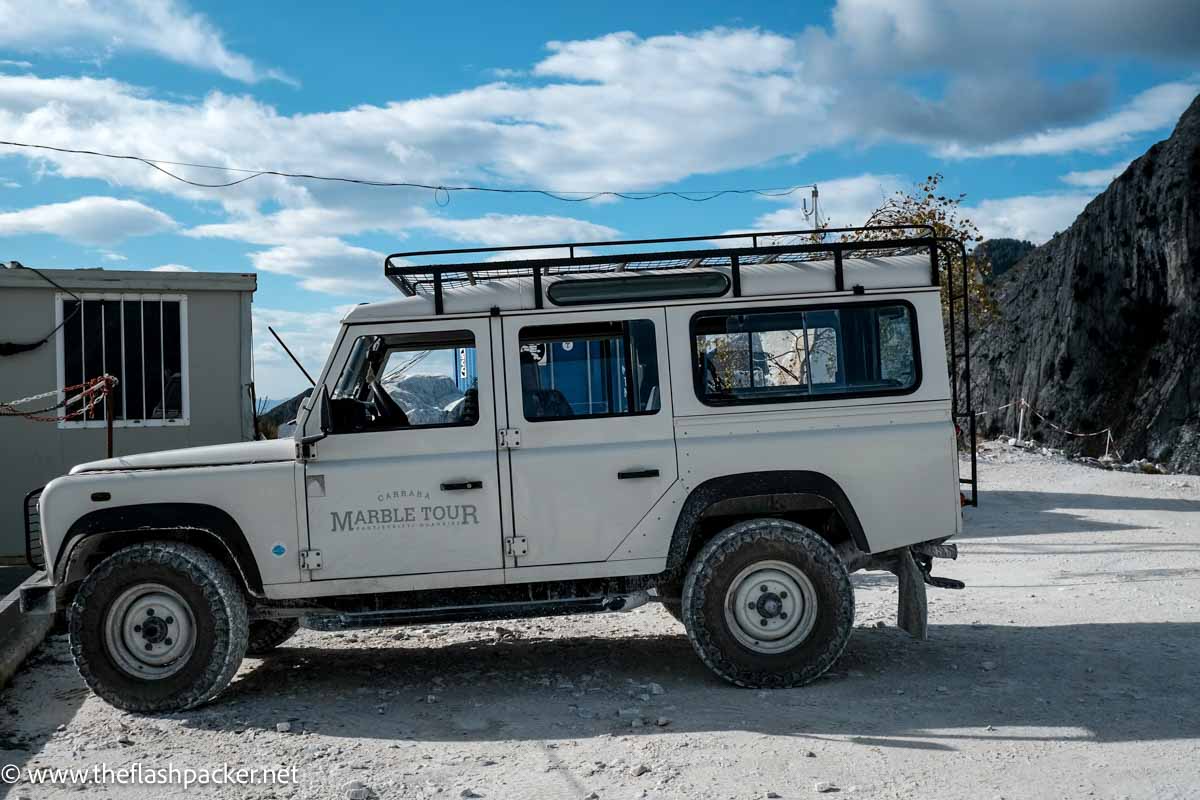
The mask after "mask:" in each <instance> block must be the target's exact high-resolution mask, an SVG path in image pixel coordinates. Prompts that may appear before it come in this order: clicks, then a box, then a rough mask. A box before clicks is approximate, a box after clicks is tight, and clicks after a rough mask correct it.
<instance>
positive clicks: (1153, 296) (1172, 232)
mask: <svg viewBox="0 0 1200 800" xmlns="http://www.w3.org/2000/svg"><path fill="white" fill-rule="evenodd" d="M994 293H995V297H996V300H997V303H998V305H999V314H998V317H997V318H996V319H994V320H993V321H992V322H990V323H989V324H988V325H987V326H986V327H985V328H984V329H983V330H981V331H979V334H978V335H977V336H976V337H974V338H973V350H974V352H973V356H974V358H973V364H972V370H973V375H972V378H973V380H972V383H973V391H974V395H975V396H974V401H975V407H976V408H977V409H979V410H983V409H989V408H995V407H997V406H1000V405H1002V404H1004V403H1008V402H1010V401H1012V400H1014V399H1017V398H1022V397H1023V398H1025V400H1027V401H1028V402H1029V403H1030V404H1031V405H1032V406H1033V407H1035V408H1036V409H1037V410H1039V411H1040V412H1041V413H1043V414H1045V415H1046V416H1047V417H1048V418H1049V419H1051V420H1052V421H1053V422H1054V423H1055V424H1057V425H1060V426H1062V427H1065V428H1068V429H1070V430H1075V431H1081V432H1092V431H1097V430H1101V429H1103V428H1107V427H1110V426H1111V427H1112V430H1113V437H1114V440H1115V443H1116V445H1117V447H1118V448H1120V451H1121V454H1122V455H1123V456H1124V458H1125V459H1133V458H1150V459H1152V460H1154V461H1161V462H1166V463H1167V464H1169V465H1170V467H1171V468H1172V470H1174V471H1181V472H1192V473H1197V472H1200V98H1197V99H1196V100H1194V101H1193V102H1192V104H1191V106H1190V107H1189V108H1188V110H1187V111H1186V112H1184V114H1183V116H1182V117H1181V118H1180V120H1179V123H1178V125H1177V126H1176V128H1175V131H1174V132H1173V133H1172V134H1171V137H1170V138H1169V139H1167V140H1166V141H1163V142H1159V143H1158V144H1156V145H1154V146H1153V147H1151V148H1150V150H1149V151H1148V152H1147V153H1146V154H1145V155H1143V156H1142V157H1141V158H1139V159H1138V160H1136V161H1134V162H1133V163H1132V164H1131V165H1130V166H1129V168H1128V169H1126V170H1125V172H1124V173H1123V174H1122V175H1121V176H1120V177H1118V178H1117V179H1116V180H1114V181H1113V183H1112V184H1111V185H1110V186H1109V187H1108V189H1106V190H1105V191H1104V193H1103V194H1101V195H1100V196H1099V197H1097V198H1096V199H1094V200H1093V201H1092V202H1091V203H1089V204H1088V206H1087V208H1086V209H1084V211H1083V213H1082V214H1080V215H1079V218H1078V219H1076V220H1075V222H1074V224H1072V225H1071V227H1070V228H1068V229H1067V230H1066V231H1064V232H1063V233H1061V234H1059V235H1057V236H1055V237H1054V238H1053V239H1051V240H1050V241H1049V242H1047V243H1046V244H1044V245H1041V246H1040V247H1038V248H1037V249H1035V250H1033V251H1032V252H1031V253H1029V254H1028V255H1027V256H1026V257H1025V258H1023V259H1022V260H1021V261H1020V262H1019V263H1018V264H1017V265H1016V266H1014V267H1013V268H1012V269H1011V270H1010V271H1009V272H1008V273H1007V274H1005V275H1004V276H1003V277H1002V278H1001V279H999V280H998V281H997V282H996V284H995V286H994ZM1016 416H1017V408H1016V407H1013V408H1011V409H1009V410H1008V411H1006V412H1004V413H1001V414H998V415H992V416H988V417H983V418H982V419H981V430H983V431H984V432H989V431H990V432H995V433H999V432H1008V433H1011V432H1013V431H1015V430H1016ZM1025 430H1026V432H1027V434H1026V435H1027V437H1028V436H1029V435H1030V434H1032V435H1033V436H1034V437H1036V438H1038V439H1039V440H1041V441H1045V442H1049V443H1052V444H1054V445H1056V446H1060V447H1066V448H1068V449H1071V450H1073V451H1076V452H1085V453H1087V454H1090V455H1099V454H1101V453H1102V452H1103V450H1104V437H1103V436H1097V437H1093V438H1090V439H1075V438H1073V437H1069V436H1065V435H1063V434H1060V433H1058V432H1056V431H1054V430H1053V429H1052V428H1051V427H1050V426H1048V425H1046V424H1045V423H1039V422H1038V421H1036V420H1034V421H1033V422H1032V423H1031V422H1030V421H1029V419H1028V418H1027V419H1026V428H1025Z"/></svg>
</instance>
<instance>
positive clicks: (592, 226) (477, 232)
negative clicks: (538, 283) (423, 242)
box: [414, 214, 618, 247]
mask: <svg viewBox="0 0 1200 800" xmlns="http://www.w3.org/2000/svg"><path fill="white" fill-rule="evenodd" d="M414 227H418V228H423V229H425V230H429V231H432V232H434V233H438V234H441V235H442V236H445V237H446V238H448V239H454V240H456V241H460V242H478V243H479V244H481V245H492V246H494V247H506V246H511V245H522V244H538V243H545V244H553V243H555V242H586V241H589V240H590V241H596V240H610V239H614V238H616V237H617V235H618V231H617V230H616V229H615V228H610V227H608V226H607V225H597V224H596V223H594V222H586V221H584V220H581V219H574V218H572V217H558V216H535V215H529V214H485V215H484V216H482V217H475V218H473V219H454V218H451V217H433V216H430V217H428V218H426V219H425V220H424V221H421V222H418V223H414Z"/></svg>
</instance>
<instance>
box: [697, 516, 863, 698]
mask: <svg viewBox="0 0 1200 800" xmlns="http://www.w3.org/2000/svg"><path fill="white" fill-rule="evenodd" d="M682 614H683V623H684V627H686V628H687V633H688V638H689V639H690V640H691V642H692V646H693V647H694V648H695V650H696V652H697V654H699V656H700V658H701V660H703V661H704V663H705V664H707V665H708V667H709V668H710V669H711V670H712V671H713V672H715V673H717V674H718V675H720V676H721V677H722V678H724V679H725V680H727V681H729V682H730V683H734V684H736V685H738V686H746V687H752V688H784V687H789V686H800V685H803V684H805V683H809V682H810V681H813V680H815V679H816V678H818V677H819V676H820V675H821V674H822V673H824V672H825V671H826V670H827V669H829V668H830V667H831V666H832V665H833V663H834V662H835V661H836V660H837V658H838V656H840V655H841V653H842V650H844V649H845V647H846V642H847V641H849V638H850V631H851V628H852V626H853V624H854V588H853V586H852V585H851V583H850V575H849V573H848V572H847V571H846V567H845V565H844V564H843V563H842V561H841V559H840V558H838V555H837V553H836V552H835V551H834V549H833V547H832V546H831V545H830V544H829V543H828V542H827V541H825V539H823V538H822V537H821V536H820V535H818V534H817V533H815V532H814V531H812V530H809V529H808V528H805V527H804V526H802V525H798V524H796V523H794V522H788V521H787V520H780V519H755V520H748V521H746V522H741V523H738V524H737V525H733V526H732V527H729V528H726V529H725V530H724V531H722V532H721V533H719V534H717V536H716V537H715V538H713V540H712V541H710V542H709V543H708V544H706V545H705V546H704V548H703V549H702V550H701V551H700V553H699V554H698V555H697V556H696V559H695V561H693V562H692V565H691V568H690V569H689V570H688V574H687V579H686V580H685V581H684V585H683V605H682Z"/></svg>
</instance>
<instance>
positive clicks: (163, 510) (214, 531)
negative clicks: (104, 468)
mask: <svg viewBox="0 0 1200 800" xmlns="http://www.w3.org/2000/svg"><path fill="white" fill-rule="evenodd" d="M152 533H167V534H171V533H194V534H201V535H205V536H207V537H208V538H209V539H210V540H215V541H216V542H218V543H219V544H220V545H221V546H222V547H223V548H224V550H225V552H226V553H227V554H228V555H229V558H230V559H231V560H232V561H233V563H234V564H235V565H236V566H237V569H238V573H239V577H240V578H241V579H242V583H243V585H244V586H245V587H246V589H247V591H248V592H249V593H250V594H252V595H255V596H259V597H261V596H263V595H264V590H263V581H262V573H261V572H259V569H258V562H257V561H255V559H254V554H253V552H252V551H251V550H250V543H249V542H248V541H247V540H246V535H245V534H244V533H243V532H242V529H241V526H239V525H238V524H237V522H236V521H235V520H234V518H233V517H231V516H230V515H229V514H228V512H226V511H223V510H222V509H220V508H217V507H216V506H212V505H208V504H206V503H146V504H142V505H134V506H117V507H115V508H102V509H97V510H96V511H90V512H88V513H87V514H84V515H83V516H82V517H80V518H79V519H77V520H75V522H74V523H72V525H71V527H70V529H69V530H68V531H67V535H66V537H65V539H64V541H65V542H66V544H64V545H63V546H62V547H61V548H60V549H59V552H58V556H57V558H56V559H55V574H56V575H57V576H59V579H61V578H62V577H63V574H64V572H65V570H66V569H67V567H68V564H69V563H70V560H71V557H72V556H73V554H74V552H75V551H76V550H77V549H78V548H79V546H80V545H81V544H82V543H83V542H85V541H87V540H88V539H91V538H93V537H97V536H109V535H115V534H152ZM139 541H140V540H139ZM130 544H133V542H132V541H131V542H130ZM56 582H57V581H56Z"/></svg>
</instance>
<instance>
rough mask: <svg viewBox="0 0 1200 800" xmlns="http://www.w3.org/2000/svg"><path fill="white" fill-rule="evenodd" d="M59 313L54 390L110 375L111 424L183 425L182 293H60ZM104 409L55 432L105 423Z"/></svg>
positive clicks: (184, 336) (184, 356)
mask: <svg viewBox="0 0 1200 800" xmlns="http://www.w3.org/2000/svg"><path fill="white" fill-rule="evenodd" d="M80 303H82V307H80ZM77 312H78V313H77ZM58 313H59V315H60V316H59V319H60V320H66V322H65V323H64V325H63V329H62V335H61V336H60V337H59V341H58V367H59V369H58V376H59V386H60V387H62V386H72V385H75V384H79V383H83V382H85V381H87V380H89V379H92V378H94V377H96V376H99V375H104V374H109V375H113V376H115V377H116V378H117V384H116V386H115V387H114V389H113V392H112V394H111V396H110V401H111V403H112V412H113V413H112V417H113V420H114V423H115V424H116V425H118V426H121V427H128V426H160V425H182V424H187V423H188V421H189V419H188V417H189V409H188V375H187V361H188V359H187V298H186V297H185V296H183V295H153V294H84V295H82V296H80V297H79V298H74V297H68V296H65V295H59V297H58ZM106 402H109V401H106ZM107 411H108V409H107V408H106V407H105V405H104V404H99V405H97V406H96V408H94V409H92V410H91V411H90V412H89V413H88V414H87V415H86V417H85V418H83V419H81V420H69V421H66V422H62V423H60V427H94V426H101V425H104V420H105V416H106V413H107Z"/></svg>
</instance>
